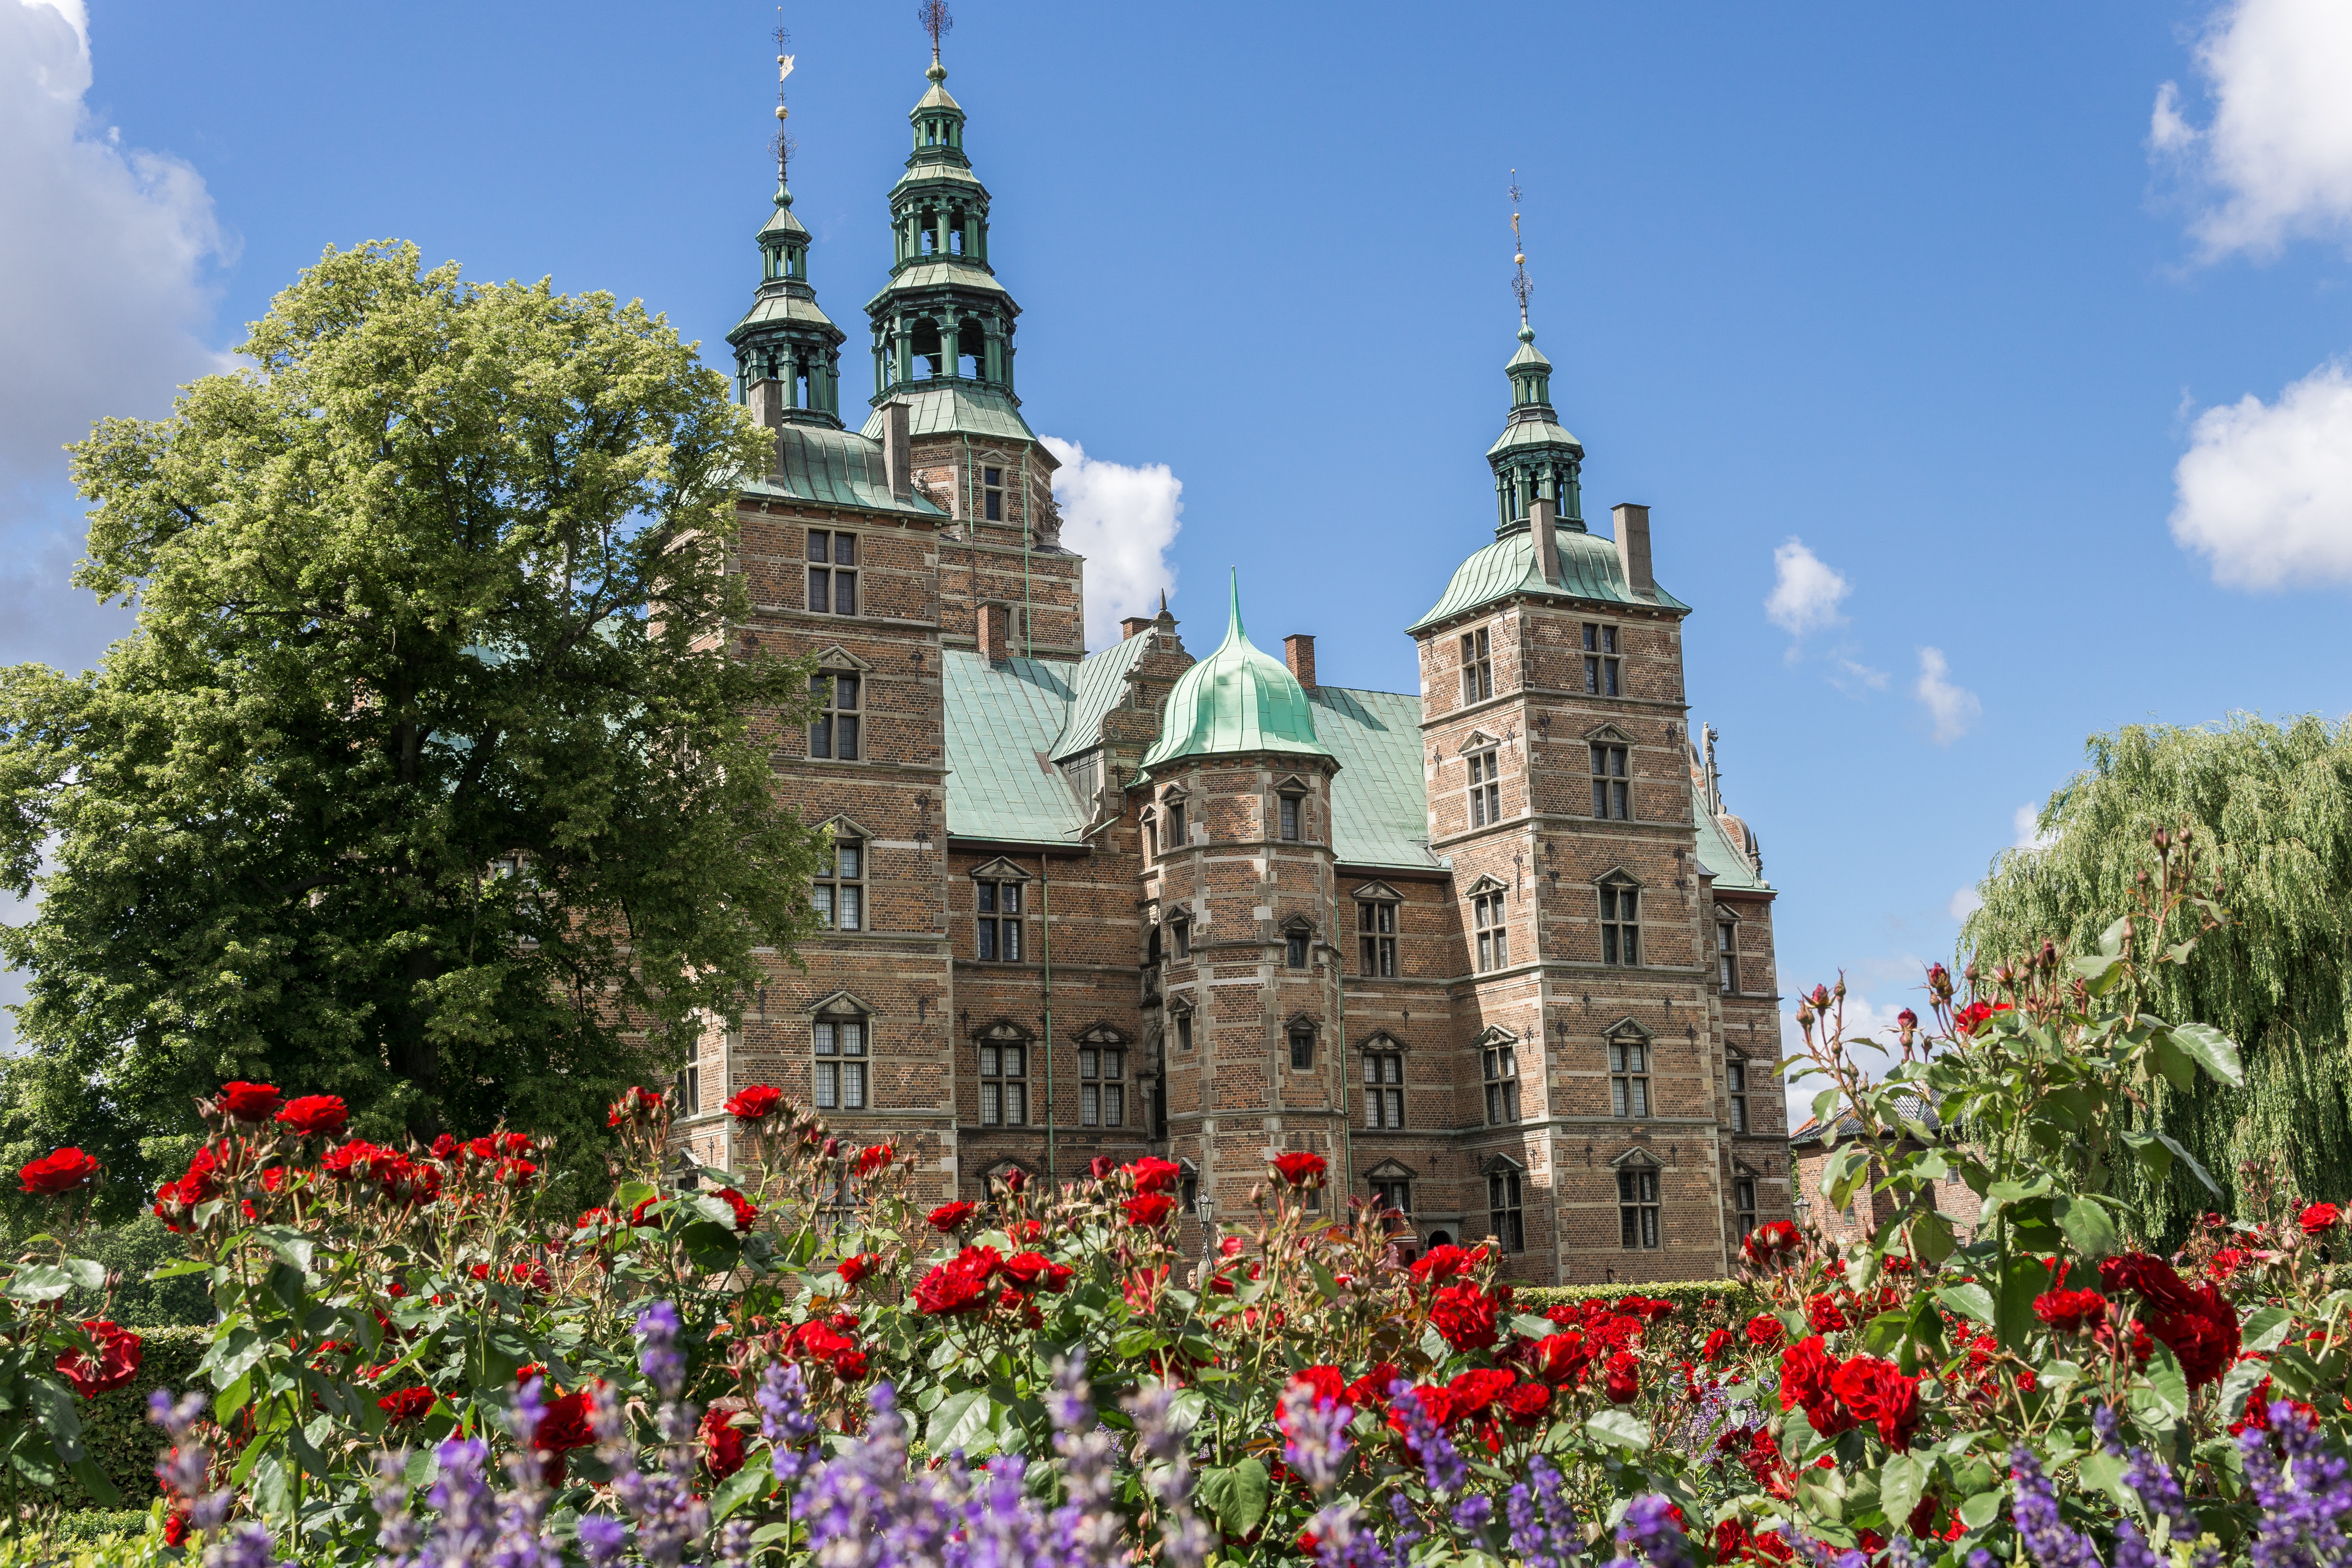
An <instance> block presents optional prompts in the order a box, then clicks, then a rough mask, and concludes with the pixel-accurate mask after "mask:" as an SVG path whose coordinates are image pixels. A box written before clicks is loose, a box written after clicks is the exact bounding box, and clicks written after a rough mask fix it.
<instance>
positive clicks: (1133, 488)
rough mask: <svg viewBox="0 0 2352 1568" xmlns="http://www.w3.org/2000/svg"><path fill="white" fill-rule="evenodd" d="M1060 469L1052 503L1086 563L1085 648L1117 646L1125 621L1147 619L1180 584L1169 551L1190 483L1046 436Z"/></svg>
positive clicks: (1067, 540)
mask: <svg viewBox="0 0 2352 1568" xmlns="http://www.w3.org/2000/svg"><path fill="white" fill-rule="evenodd" d="M1044 440H1045V448H1046V450H1048V451H1050V452H1052V453H1053V454H1054V456H1055V458H1056V459H1057V460H1058V461H1059V462H1060V463H1061V465H1062V466H1061V468H1058V469H1056V470H1055V474H1054V500H1055V504H1056V505H1058V506H1059V507H1060V508H1061V509H1062V542H1063V544H1064V545H1066V547H1068V548H1069V549H1072V550H1075V551H1076V552H1078V553H1079V554H1081V555H1083V556H1085V557H1086V558H1087V647H1097V648H1098V647H1105V646H1107V645H1108V644H1109V643H1111V642H1114V641H1116V640H1118V623H1119V620H1120V618H1121V617H1123V616H1140V615H1148V614H1150V613H1151V612H1153V611H1155V610H1157V609H1158V608H1159V607H1160V595H1161V594H1163V593H1166V592H1169V591H1171V590H1172V589H1173V588H1174V587H1175V586H1176V570H1175V568H1174V567H1172V566H1171V565H1169V563H1168V547H1169V546H1170V545H1171V544H1173V543H1174V542H1176V533H1177V531H1178V530H1179V529H1181V527H1182V526H1183V524H1182V523H1181V521H1178V520H1179V519H1180V518H1181V516H1182V515H1183V511H1184V501H1183V495H1184V481H1183V480H1181V479H1178V478H1177V477H1176V476H1175V475H1174V474H1173V473H1171V472H1170V471H1169V468H1168V465H1167V464H1165V463H1144V464H1140V465H1139V466H1137V467H1134V468H1129V466H1128V465H1127V464H1125V463H1111V462H1105V461H1104V460H1103V459H1101V458H1089V457H1087V453H1086V448H1085V447H1081V446H1079V445H1078V444H1077V443H1076V441H1064V440H1061V439H1059V438H1058V437H1053V436H1047V437H1044Z"/></svg>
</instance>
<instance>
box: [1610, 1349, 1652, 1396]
mask: <svg viewBox="0 0 2352 1568" xmlns="http://www.w3.org/2000/svg"><path fill="white" fill-rule="evenodd" d="M1641 1373H1642V1363H1640V1362H1637V1361H1635V1360H1634V1359H1633V1352H1630V1351H1619V1352H1617V1353H1616V1354H1615V1355H1612V1356H1611V1357H1610V1358H1609V1370H1608V1375H1607V1377H1606V1378H1605V1379H1604V1380H1603V1381H1602V1384H1601V1392H1602V1393H1604V1394H1607V1395H1608V1396H1609V1403H1610V1404H1612V1405H1631V1404H1632V1403H1633V1396H1634V1395H1635V1394H1639V1393H1640V1392H1641V1391H1642V1384H1641Z"/></svg>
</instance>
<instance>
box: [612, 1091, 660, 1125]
mask: <svg viewBox="0 0 2352 1568" xmlns="http://www.w3.org/2000/svg"><path fill="white" fill-rule="evenodd" d="M661 1108H662V1095H661V1090H659V1089H641V1088H639V1087H637V1086H636V1085H635V1084H632V1085H630V1086H629V1087H628V1088H627V1089H623V1090H622V1091H621V1098H620V1099H618V1100H614V1101H613V1108H612V1110H610V1111H608V1112H606V1113H605V1117H604V1125H605V1126H607V1127H618V1126H620V1125H622V1124H623V1123H624V1122H631V1121H648V1122H649V1121H653V1120H654V1118H655V1117H656V1115H658V1114H659V1113H660V1111H661Z"/></svg>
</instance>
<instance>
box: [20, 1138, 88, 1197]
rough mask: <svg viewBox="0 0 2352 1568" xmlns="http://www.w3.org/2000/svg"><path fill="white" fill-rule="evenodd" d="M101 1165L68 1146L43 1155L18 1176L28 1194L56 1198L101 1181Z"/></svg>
mask: <svg viewBox="0 0 2352 1568" xmlns="http://www.w3.org/2000/svg"><path fill="white" fill-rule="evenodd" d="M98 1170H99V1166H98V1162H97V1161H96V1160H93V1159H91V1158H90V1157H89V1155H88V1154H85V1153H83V1152H81V1151H80V1150H79V1149H76V1148H73V1147H71V1146H68V1147H66V1148H63V1149H58V1150H54V1151H52V1152H49V1153H47V1154H44V1155H42V1156H41V1157H40V1158H39V1159H37V1160H36V1161H34V1162H33V1163H31V1164H29V1165H26V1167H25V1168H24V1169H23V1170H21V1171H18V1172H17V1173H16V1179H17V1180H19V1181H21V1182H23V1183H24V1184H25V1191H26V1192H28V1193H39V1194H42V1195H43V1196H45V1197H56V1196H58V1195H59V1194H64V1193H70V1192H73V1191H75V1190H77V1189H79V1188H81V1187H86V1186H88V1185H89V1184H91V1183H92V1182H95V1181H97V1180H98Z"/></svg>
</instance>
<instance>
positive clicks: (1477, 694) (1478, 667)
mask: <svg viewBox="0 0 2352 1568" xmlns="http://www.w3.org/2000/svg"><path fill="white" fill-rule="evenodd" d="M1493 695H1495V660H1494V649H1493V647H1491V646H1490V645H1489V643H1488V641H1487V633H1486V628H1483V627H1482V628H1480V629H1479V630H1477V631H1475V632H1465V633H1463V634H1462V701H1463V703H1464V705H1465V706H1467V705H1468V704H1470V703H1473V702H1483V701H1485V700H1486V699H1487V698H1489V697H1492V696H1493Z"/></svg>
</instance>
